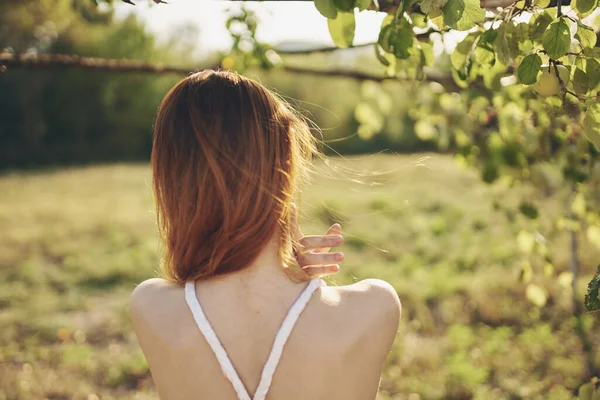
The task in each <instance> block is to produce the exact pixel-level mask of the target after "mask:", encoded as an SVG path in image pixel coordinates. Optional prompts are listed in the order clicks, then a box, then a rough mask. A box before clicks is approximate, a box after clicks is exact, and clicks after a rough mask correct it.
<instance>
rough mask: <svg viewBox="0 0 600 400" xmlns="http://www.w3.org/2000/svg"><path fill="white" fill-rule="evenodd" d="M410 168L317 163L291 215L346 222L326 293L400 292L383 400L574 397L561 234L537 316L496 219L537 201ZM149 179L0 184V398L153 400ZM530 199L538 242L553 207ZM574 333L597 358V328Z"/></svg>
mask: <svg viewBox="0 0 600 400" xmlns="http://www.w3.org/2000/svg"><path fill="white" fill-rule="evenodd" d="M422 158H423V155H414V156H392V155H388V156H384V155H378V156H370V157H360V158H352V159H350V160H340V159H333V160H332V163H333V164H334V165H335V168H329V167H326V166H325V165H323V164H319V165H318V166H317V168H316V169H317V171H318V172H319V176H318V177H316V178H315V180H314V182H313V184H312V185H311V186H310V187H308V188H307V190H306V192H305V195H304V197H303V200H302V204H301V207H302V210H303V216H302V227H303V230H304V232H305V233H311V234H312V233H321V232H324V230H325V229H326V226H327V225H328V224H330V223H331V222H334V221H336V222H341V223H342V224H343V226H344V230H345V234H346V243H345V245H344V246H343V251H344V252H345V254H346V261H345V262H344V264H343V266H342V271H341V272H340V273H339V274H338V275H337V276H335V277H333V278H331V279H328V281H329V283H330V284H347V283H351V282H353V281H355V280H359V279H363V278H367V277H377V278H382V279H385V280H387V281H389V282H390V283H392V284H393V285H394V287H395V288H396V290H397V291H398V293H399V295H400V298H401V300H402V303H403V309H404V311H403V317H402V323H401V329H400V332H399V333H398V337H397V340H396V343H395V346H394V349H393V351H392V353H391V354H390V356H389V359H388V362H387V365H386V368H385V372H384V376H383V380H382V384H381V393H380V399H381V400H387V399H398V400H400V399H404V400H419V399H420V400H428V399H478V400H484V399H544V400H547V399H550V400H559V399H575V398H576V396H575V393H576V389H577V387H578V385H579V384H581V383H582V382H581V381H582V377H583V375H584V365H585V363H584V358H583V352H582V348H581V345H580V342H579V340H578V338H577V336H576V335H575V334H574V330H573V324H574V321H573V319H572V318H571V317H570V301H569V299H570V293H569V287H568V284H565V282H566V281H568V274H563V272H564V271H567V270H568V260H567V247H566V240H565V237H561V236H556V235H560V234H559V233H555V234H553V235H554V236H550V237H548V239H549V240H550V243H551V245H550V246H549V248H550V250H551V252H552V254H553V255H554V256H553V260H554V265H553V268H549V267H544V265H543V264H542V263H540V262H538V261H539V260H538V261H536V260H533V262H532V264H531V265H532V267H533V275H532V276H531V277H530V279H531V282H535V283H536V284H537V285H539V286H541V287H543V288H544V289H545V290H546V291H547V292H548V301H547V303H546V305H545V306H544V307H542V308H538V307H537V306H535V305H533V304H532V303H531V302H529V301H528V300H527V298H526V295H525V288H526V285H525V283H523V282H522V280H521V279H520V276H521V275H522V274H521V273H520V271H521V265H522V264H523V262H524V261H525V258H524V256H523V255H522V254H520V253H519V251H518V249H517V245H516V240H515V233H516V232H517V231H518V230H519V229H520V228H519V225H522V224H524V222H523V221H522V220H521V219H520V217H518V216H517V217H515V218H516V219H515V220H514V221H513V223H509V219H508V218H507V217H506V216H505V213H504V212H503V211H500V210H497V209H496V208H494V207H492V203H493V201H494V199H496V200H501V201H502V203H503V204H514V203H516V202H517V201H518V199H519V198H520V196H521V194H525V195H527V196H530V198H531V196H534V194H533V193H532V192H531V191H530V190H529V189H528V188H527V187H523V188H520V189H518V191H517V192H515V191H514V190H513V191H511V192H509V191H507V190H506V189H503V188H502V187H501V186H486V185H483V184H482V183H481V182H480V180H479V178H478V177H477V175H476V174H475V173H473V172H472V171H469V170H464V169H461V168H459V167H458V166H457V165H455V164H454V163H453V161H452V160H451V158H449V157H447V156H442V155H436V154H431V155H428V158H426V159H424V160H423V159H422ZM149 183H150V173H149V168H148V167H147V166H146V165H111V166H97V167H84V168H76V169H61V170H55V171H49V172H43V173H13V174H5V175H3V176H1V177H0V228H1V229H0V274H1V275H0V400H6V399H11V400H13V399H14V400H16V399H19V400H21V399H86V400H98V399H157V396H156V394H155V393H154V391H153V388H152V380H151V377H150V375H149V372H148V369H147V366H146V363H145V360H144V358H143V356H142V354H141V352H140V350H139V349H138V347H137V344H136V342H135V338H134V335H133V332H132V330H131V325H130V322H129V319H128V313H127V310H128V300H129V294H130V292H131V291H132V289H133V288H134V286H135V284H136V283H139V282H141V281H142V280H144V279H146V278H149V277H152V276H155V275H156V273H157V270H158V260H159V256H158V254H159V240H158V236H157V234H156V227H155V224H154V215H153V206H152V197H151V192H150V185H149ZM535 200H536V201H538V202H542V203H540V204H542V207H541V208H542V211H541V217H540V223H539V229H540V231H541V232H542V233H543V232H544V230H548V229H549V225H548V223H547V222H546V221H547V220H548V218H549V217H550V216H553V215H556V214H558V213H560V210H561V207H563V205H564V203H565V200H564V199H563V198H562V197H561V196H560V195H557V196H554V197H552V198H549V199H545V200H538V199H535ZM581 254H582V263H583V268H584V273H583V275H582V277H581V280H580V282H579V285H580V287H581V292H583V288H584V287H585V284H586V279H587V280H589V277H590V275H591V273H592V270H593V269H594V268H593V267H594V265H595V264H597V261H598V260H600V252H599V251H598V250H594V249H592V248H591V247H589V246H587V245H586V244H585V243H583V244H582V249H581ZM594 260H595V261H596V262H594ZM559 276H560V277H561V278H560V279H559V278H558V277H559ZM585 321H586V324H587V327H588V329H589V330H590V331H591V335H592V341H593V343H594V345H595V348H597V346H598V345H599V344H600V335H599V333H600V328H599V324H598V321H597V318H595V317H593V316H587V317H586V320H585ZM596 362H597V363H600V358H598V357H597V358H596Z"/></svg>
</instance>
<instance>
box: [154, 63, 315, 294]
mask: <svg viewBox="0 0 600 400" xmlns="http://www.w3.org/2000/svg"><path fill="white" fill-rule="evenodd" d="M315 154H318V150H317V146H316V142H315V139H314V137H313V135H312V134H311V132H310V129H309V127H308V125H307V123H306V122H305V121H304V119H303V118H302V117H301V116H299V115H298V114H297V113H295V112H294V111H293V109H292V108H291V107H290V106H289V105H288V104H287V103H286V102H285V101H284V100H283V99H281V98H280V97H278V96H277V95H275V94H274V93H272V92H271V91H269V90H268V89H267V88H265V87H264V86H262V85H261V84H260V83H258V82H256V81H253V80H251V79H248V78H245V77H243V76H241V75H238V74H237V73H234V72H227V71H213V70H205V71H202V72H198V73H195V74H193V75H190V76H188V77H187V78H185V79H183V80H182V81H181V82H179V83H178V84H177V85H175V86H174V87H173V88H172V89H171V90H170V91H169V93H168V94H167V95H166V96H165V98H164V100H163V101H162V103H161V105H160V108H159V110H158V115H157V118H156V123H155V128H154V141H153V149H152V158H151V163H152V172H153V188H154V194H155V200H156V211H157V221H158V227H159V230H160V233H161V236H162V238H163V241H164V246H165V249H164V257H163V262H162V272H163V273H162V275H163V277H164V278H165V279H167V280H169V281H173V282H178V283H182V282H185V281H187V280H192V279H193V280H196V279H206V278H209V277H212V276H216V275H222V274H228V273H232V272H235V271H239V270H241V269H243V268H245V267H247V266H248V265H249V264H251V263H252V261H254V260H255V259H256V257H257V256H258V254H259V253H260V252H261V251H262V250H263V249H264V247H265V246H266V245H267V244H268V243H269V242H270V241H271V240H272V239H273V238H278V239H279V256H280V261H281V263H282V265H283V266H284V267H285V268H286V269H290V270H293V269H294V268H288V267H294V266H295V267H297V263H296V261H295V258H294V256H293V252H294V246H295V245H296V244H295V241H294V238H293V227H292V218H293V212H294V210H293V207H294V203H293V201H294V199H295V198H296V196H297V195H298V193H299V189H300V187H301V184H302V182H303V181H304V179H305V178H306V177H307V172H308V171H309V168H310V166H309V164H310V162H311V159H312V157H313V156H314V155H315ZM291 276H295V277H298V276H299V275H298V274H297V273H296V274H292V275H291Z"/></svg>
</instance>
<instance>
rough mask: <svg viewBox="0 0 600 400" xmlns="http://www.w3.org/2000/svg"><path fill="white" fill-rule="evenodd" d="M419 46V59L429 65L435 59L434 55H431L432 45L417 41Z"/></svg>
mask: <svg viewBox="0 0 600 400" xmlns="http://www.w3.org/2000/svg"><path fill="white" fill-rule="evenodd" d="M419 48H420V49H421V59H422V62H423V65H425V66H431V65H433V63H434V61H435V56H434V55H433V45H432V44H431V43H428V42H422V43H419Z"/></svg>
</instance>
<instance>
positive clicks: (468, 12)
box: [443, 0, 485, 31]
mask: <svg viewBox="0 0 600 400" xmlns="http://www.w3.org/2000/svg"><path fill="white" fill-rule="evenodd" d="M443 12H444V23H445V24H446V25H448V26H449V27H451V28H454V29H456V30H459V31H467V30H469V29H471V28H473V27H474V26H475V25H477V23H479V22H482V21H483V20H484V19H485V10H484V9H483V8H481V6H480V3H479V0H448V2H447V3H446V5H445V6H444V7H443Z"/></svg>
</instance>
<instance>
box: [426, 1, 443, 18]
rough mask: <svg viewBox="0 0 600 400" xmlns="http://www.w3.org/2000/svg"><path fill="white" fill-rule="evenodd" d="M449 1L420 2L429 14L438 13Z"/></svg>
mask: <svg viewBox="0 0 600 400" xmlns="http://www.w3.org/2000/svg"><path fill="white" fill-rule="evenodd" d="M447 2H448V0H423V1H421V4H420V7H421V11H423V12H424V13H425V14H427V15H431V14H436V11H439V10H441V9H442V7H444V6H445V5H446V3H447Z"/></svg>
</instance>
